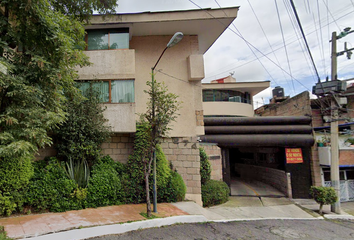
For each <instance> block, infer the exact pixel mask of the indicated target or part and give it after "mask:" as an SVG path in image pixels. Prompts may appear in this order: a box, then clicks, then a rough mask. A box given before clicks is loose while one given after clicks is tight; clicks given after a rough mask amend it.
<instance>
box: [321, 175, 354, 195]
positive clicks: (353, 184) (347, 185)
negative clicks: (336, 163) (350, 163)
mask: <svg viewBox="0 0 354 240" xmlns="http://www.w3.org/2000/svg"><path fill="white" fill-rule="evenodd" d="M353 174H354V169H346V170H340V171H339V176H340V201H341V202H349V201H354V179H353V177H352V176H353ZM329 180H330V170H327V169H323V174H322V182H323V186H325V187H331V181H329Z"/></svg>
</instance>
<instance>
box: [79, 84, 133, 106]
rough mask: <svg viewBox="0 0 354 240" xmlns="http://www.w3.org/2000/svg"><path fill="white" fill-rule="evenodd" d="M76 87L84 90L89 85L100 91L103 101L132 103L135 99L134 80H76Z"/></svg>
mask: <svg viewBox="0 0 354 240" xmlns="http://www.w3.org/2000/svg"><path fill="white" fill-rule="evenodd" d="M78 83H79V86H78V88H79V89H80V90H81V91H83V92H84V91H86V90H87V89H88V88H89V87H90V86H92V87H93V88H95V89H97V90H98V91H99V92H100V101H101V102H103V103H132V102H134V101H135V97H134V95H135V93H134V80H105V81H101V82H97V81H78Z"/></svg>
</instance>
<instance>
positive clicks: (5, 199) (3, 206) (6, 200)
mask: <svg viewBox="0 0 354 240" xmlns="http://www.w3.org/2000/svg"><path fill="white" fill-rule="evenodd" d="M16 207H17V204H16V203H15V201H14V199H13V197H12V196H11V195H10V194H9V193H4V194H0V214H1V215H6V216H10V215H11V213H12V212H13V211H15V210H16Z"/></svg>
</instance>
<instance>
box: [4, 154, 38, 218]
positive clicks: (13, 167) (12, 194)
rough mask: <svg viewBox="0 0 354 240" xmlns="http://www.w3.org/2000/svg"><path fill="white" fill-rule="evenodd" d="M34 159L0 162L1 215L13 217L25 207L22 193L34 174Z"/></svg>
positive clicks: (13, 159)
mask: <svg viewBox="0 0 354 240" xmlns="http://www.w3.org/2000/svg"><path fill="white" fill-rule="evenodd" d="M31 159H32V157H30V156H28V157H25V158H21V159H17V158H12V159H6V158H5V159H1V160H0V214H1V215H7V216H9V215H11V213H12V212H13V211H15V210H21V209H22V205H23V201H24V200H23V195H22V191H23V189H25V188H26V187H27V185H28V184H29V181H30V178H31V177H32V176H33V174H34V170H33V166H32V163H31V162H32V160H31Z"/></svg>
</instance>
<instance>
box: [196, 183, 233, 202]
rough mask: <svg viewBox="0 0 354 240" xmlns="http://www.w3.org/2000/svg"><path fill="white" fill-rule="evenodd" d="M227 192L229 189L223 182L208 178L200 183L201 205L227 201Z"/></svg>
mask: <svg viewBox="0 0 354 240" xmlns="http://www.w3.org/2000/svg"><path fill="white" fill-rule="evenodd" d="M229 194H230V189H229V186H227V184H226V183H225V182H223V181H216V180H209V181H208V182H206V183H205V184H204V185H202V200H203V206H204V207H210V206H214V205H217V204H222V203H224V202H227V201H228V199H229Z"/></svg>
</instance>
